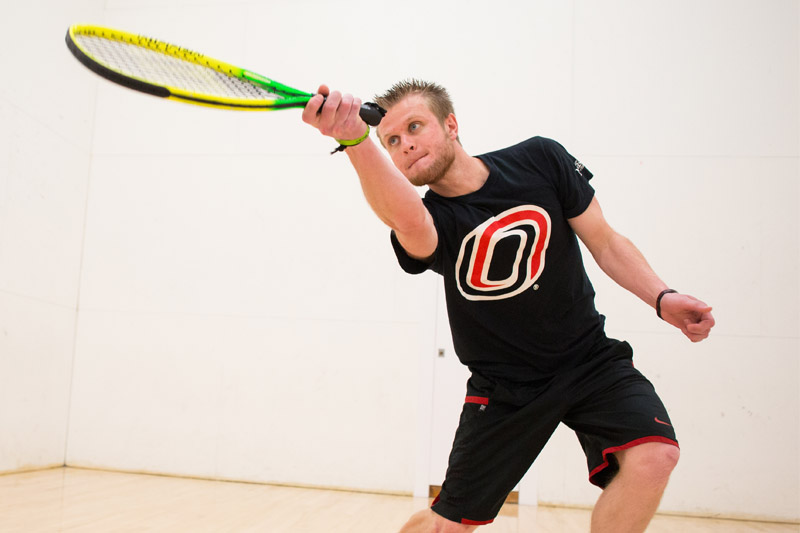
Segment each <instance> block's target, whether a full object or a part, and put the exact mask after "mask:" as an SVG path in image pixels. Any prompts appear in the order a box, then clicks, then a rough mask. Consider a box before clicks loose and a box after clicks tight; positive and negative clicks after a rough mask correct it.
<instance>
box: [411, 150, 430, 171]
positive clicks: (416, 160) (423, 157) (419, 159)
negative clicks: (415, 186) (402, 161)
mask: <svg viewBox="0 0 800 533" xmlns="http://www.w3.org/2000/svg"><path fill="white" fill-rule="evenodd" d="M426 157H428V154H425V155H423V156H420V157H418V158H416V159H415V160H414V161H412V162H411V164H410V165H408V167H406V170H411V167H413V166H414V165H416V164H417V163H419V162H420V161H421V160H423V159H425V158H426Z"/></svg>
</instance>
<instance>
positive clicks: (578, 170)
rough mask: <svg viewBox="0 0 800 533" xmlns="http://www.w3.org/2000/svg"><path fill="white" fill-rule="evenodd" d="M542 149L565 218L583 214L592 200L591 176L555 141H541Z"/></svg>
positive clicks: (589, 172) (588, 171) (581, 164)
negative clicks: (550, 167)
mask: <svg viewBox="0 0 800 533" xmlns="http://www.w3.org/2000/svg"><path fill="white" fill-rule="evenodd" d="M542 149H543V150H544V151H545V154H546V155H547V158H548V160H549V161H550V164H551V165H552V168H553V179H554V180H555V183H554V185H555V188H556V192H557V194H558V198H559V200H560V201H561V207H562V209H563V211H564V216H565V217H566V218H573V217H576V216H578V215H580V214H581V213H583V212H584V211H585V210H586V208H587V207H589V204H590V203H591V202H592V198H594V188H592V186H591V185H589V180H590V179H592V177H593V174H592V173H591V171H590V170H589V169H588V168H586V167H585V166H584V165H583V163H581V162H580V161H578V159H577V158H575V157H573V156H572V155H571V154H570V153H569V152H567V150H566V149H565V148H564V147H563V146H561V145H560V144H559V143H557V142H556V141H553V140H550V139H542Z"/></svg>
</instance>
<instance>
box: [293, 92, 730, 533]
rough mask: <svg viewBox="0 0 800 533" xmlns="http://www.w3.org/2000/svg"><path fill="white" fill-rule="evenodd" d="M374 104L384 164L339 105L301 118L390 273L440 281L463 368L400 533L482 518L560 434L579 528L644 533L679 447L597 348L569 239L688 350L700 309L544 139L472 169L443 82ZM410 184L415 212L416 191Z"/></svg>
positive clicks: (616, 349) (352, 104)
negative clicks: (391, 262)
mask: <svg viewBox="0 0 800 533" xmlns="http://www.w3.org/2000/svg"><path fill="white" fill-rule="evenodd" d="M323 95H325V96H327V99H326V101H325V102H324V105H323ZM377 102H378V103H379V104H380V105H382V106H383V107H385V108H387V114H386V116H385V117H384V119H383V121H382V122H381V124H380V125H379V126H378V129H377V136H378V138H379V140H380V142H381V144H382V145H383V146H384V147H385V148H386V150H387V151H388V153H389V156H390V157H391V163H390V162H389V161H388V160H387V159H386V158H385V157H384V155H383V154H382V153H381V151H380V149H379V148H378V147H377V146H376V145H375V144H374V143H373V142H372V140H371V139H370V138H369V135H368V133H369V130H368V128H367V126H366V124H365V123H364V122H363V121H361V119H360V118H359V114H358V112H359V108H360V106H361V102H360V101H359V100H358V99H356V98H353V97H352V96H350V95H342V94H340V93H338V92H330V91H329V89H328V88H327V87H326V86H324V85H323V86H321V87H320V89H319V94H318V95H317V96H315V97H314V98H312V99H311V101H310V102H309V103H308V106H307V107H306V109H305V111H304V113H303V120H304V121H305V122H307V123H308V124H311V125H313V126H315V127H316V128H318V129H319V130H320V132H321V133H322V134H324V135H328V136H331V137H333V138H334V139H338V140H339V142H340V144H342V145H344V146H347V148H346V149H345V153H346V154H347V155H348V156H349V158H350V161H351V163H352V165H353V167H354V168H355V170H356V172H357V173H358V176H359V178H360V180H361V186H362V189H363V191H364V194H365V196H366V198H367V201H368V202H369V204H370V206H371V207H372V209H373V210H374V211H375V213H376V214H377V215H378V217H379V218H380V219H381V220H382V221H383V222H385V223H386V224H387V225H388V226H389V227H390V228H391V229H392V233H391V237H392V245H393V246H394V248H395V252H396V254H397V257H398V261H399V262H400V265H401V266H402V267H403V269H404V270H406V271H407V272H410V273H420V272H423V271H425V270H426V269H432V270H434V271H436V272H438V273H440V274H442V276H443V278H444V283H445V294H446V298H447V306H448V314H449V316H450V324H451V330H452V333H453V341H454V346H455V349H456V352H457V354H458V357H459V359H460V360H461V362H463V363H464V364H465V365H467V366H468V367H469V368H470V370H471V371H472V377H471V378H470V380H469V382H468V383H467V398H466V401H465V404H464V409H463V411H462V415H461V421H460V424H459V428H458V431H457V433H456V437H455V442H454V444H453V449H452V452H451V455H450V461H449V465H448V470H447V475H446V479H445V481H444V483H443V486H442V492H441V495H440V497H439V498H438V499H437V500H436V501H435V502H434V504H433V506H432V508H431V509H430V510H425V511H422V512H420V513H417V514H415V515H414V516H412V517H411V519H410V520H409V522H408V523H407V524H406V525H405V527H404V528H403V529H402V532H434V531H435V532H445V533H450V532H464V531H472V530H474V529H475V528H476V527H478V526H479V525H481V524H486V523H489V522H491V521H492V520H493V519H494V517H495V516H496V514H497V512H498V511H499V509H500V506H501V505H502V503H503V501H504V499H505V497H506V495H507V494H508V492H510V491H511V490H512V489H513V487H514V486H515V485H516V484H517V482H518V481H519V479H520V478H521V477H522V476H523V475H524V474H525V472H526V471H527V470H528V468H529V467H530V465H531V464H532V462H533V461H534V459H535V458H536V456H537V455H538V454H539V452H540V451H541V449H542V448H543V447H544V445H545V443H546V442H547V440H548V438H549V437H550V435H551V434H552V432H553V431H554V430H555V429H556V427H557V425H558V424H559V423H561V422H563V423H564V424H566V425H567V426H569V427H570V428H572V429H573V430H575V432H576V433H577V435H578V438H579V440H580V442H581V445H582V446H583V448H584V452H585V454H586V457H587V463H588V467H589V471H590V481H591V482H592V483H595V484H596V485H598V486H600V487H602V488H603V489H604V491H603V493H602V495H601V496H600V498H599V500H598V502H597V505H596V506H595V509H594V512H593V514H592V531H593V532H595V533H602V532H614V533H625V532H641V531H644V530H645V528H646V527H647V524H648V523H649V521H650V519H651V518H652V516H653V514H654V513H655V511H656V509H657V507H658V504H659V501H660V499H661V495H662V494H663V492H664V489H665V487H666V484H667V481H668V478H669V475H670V473H671V472H672V470H673V468H674V467H675V465H676V463H677V460H678V455H679V452H678V443H677V441H676V438H675V433H674V430H673V428H672V426H671V423H670V420H669V417H668V415H667V411H666V409H665V408H664V406H663V405H662V403H661V401H660V400H659V398H658V396H657V395H656V393H655V391H654V389H653V387H652V385H651V384H650V383H649V382H648V381H647V380H646V379H645V378H644V377H643V376H642V375H641V374H640V373H639V372H638V371H637V370H635V369H634V368H633V365H632V363H631V358H632V351H631V349H630V346H629V345H628V344H627V343H625V342H620V341H616V340H613V339H609V338H607V337H606V336H605V333H604V331H603V322H604V318H603V316H602V315H600V314H599V313H598V312H597V311H596V309H595V307H594V291H593V289H592V286H591V283H590V282H589V280H588V278H587V276H586V272H585V270H584V268H583V263H582V260H581V257H580V249H579V247H578V242H577V238H580V239H581V241H583V243H584V244H585V245H586V247H587V248H588V249H589V251H590V252H591V253H592V255H593V257H594V258H595V260H596V261H597V263H598V264H599V265H600V267H601V268H602V269H603V271H604V272H606V273H607V274H608V275H609V276H610V277H611V278H612V279H613V280H614V281H616V282H617V283H618V284H620V285H621V286H622V287H624V288H626V289H628V290H629V291H631V292H632V293H634V294H635V295H637V296H638V297H639V298H641V299H642V300H643V301H644V302H645V303H647V304H648V305H650V306H652V307H654V308H656V310H657V313H658V315H659V316H660V317H661V318H662V319H663V320H666V321H667V322H669V323H670V324H672V325H673V326H675V327H677V328H679V329H680V330H681V331H682V332H683V333H684V335H686V336H687V337H688V338H689V339H690V340H692V341H693V342H697V341H700V340H702V339H704V338H706V337H707V336H708V334H709V331H710V329H711V327H713V325H714V319H713V317H712V315H711V308H710V307H709V306H707V305H706V304H704V303H703V302H701V301H699V300H697V299H695V298H693V297H691V296H687V295H681V294H678V293H677V292H675V291H672V290H670V289H668V287H667V285H666V284H665V283H664V282H663V281H661V280H660V279H659V278H658V276H657V275H656V274H655V273H654V272H653V270H652V269H651V268H650V266H649V265H648V264H647V262H646V261H645V259H644V257H643V256H642V255H641V253H640V252H639V251H638V250H637V249H636V247H635V246H634V245H633V244H632V243H631V242H630V241H629V240H627V239H626V238H625V237H623V236H621V235H619V234H618V233H616V232H615V231H614V230H613V229H612V228H611V227H609V225H608V223H607V222H606V221H605V219H604V217H603V214H602V211H601V209H600V205H599V203H598V201H597V199H596V198H595V197H594V190H593V189H592V188H591V186H590V185H589V183H588V181H589V179H590V178H591V177H592V174H591V173H590V172H589V170H588V169H587V168H585V167H584V166H583V165H582V164H581V163H580V162H579V161H577V160H576V159H575V158H573V157H572V156H570V155H569V154H568V153H567V152H566V150H564V148H563V147H561V145H559V144H558V143H556V142H555V141H552V140H549V139H543V138H533V139H529V140H527V141H524V142H523V143H520V144H519V145H516V146H513V147H510V148H507V149H504V150H499V151H497V152H493V153H490V154H484V155H481V156H478V157H472V156H470V155H468V154H467V153H466V152H465V151H464V149H463V147H462V146H461V144H460V141H459V138H458V122H457V120H456V117H455V115H454V113H453V108H452V103H451V102H450V98H449V96H448V95H447V92H446V91H445V90H444V89H443V88H441V87H439V86H437V85H435V84H431V83H426V82H420V81H416V80H411V81H406V82H401V83H399V84H397V85H395V86H394V87H392V88H391V89H390V90H389V91H388V92H387V93H386V94H385V95H383V96H381V97H379V98H378V99H377ZM320 106H322V107H321V109H320ZM392 163H393V164H392ZM422 185H427V186H428V188H429V191H428V192H427V193H426V195H425V199H424V200H422V199H421V198H420V197H419V195H418V194H417V192H416V190H415V189H414V187H413V186H422ZM576 236H577V238H576Z"/></svg>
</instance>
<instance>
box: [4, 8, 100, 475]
mask: <svg viewBox="0 0 800 533" xmlns="http://www.w3.org/2000/svg"><path fill="white" fill-rule="evenodd" d="M101 7H102V2H99V1H95V2H89V1H84V2H76V1H73V2H41V1H39V2H36V1H34V2H27V3H22V4H14V6H13V9H7V10H6V14H5V15H4V16H3V17H1V18H0V34H1V35H2V37H0V39H2V43H0V44H1V46H0V64H2V65H3V74H2V78H3V82H2V83H0V472H3V471H14V470H21V469H27V468H38V467H43V466H50V465H62V464H64V447H65V437H66V425H67V411H68V407H69V385H70V373H71V368H72V353H73V346H74V335H75V317H76V315H75V311H76V305H77V298H78V277H79V270H80V260H81V242H82V237H83V225H84V215H85V203H86V190H87V184H88V178H89V174H88V169H89V160H90V153H91V124H92V117H93V115H94V91H93V90H81V89H79V88H78V87H76V86H75V84H74V83H73V81H72V80H74V79H75V72H74V68H73V65H71V64H70V63H69V61H70V59H69V54H68V53H65V52H66V48H65V46H64V44H63V43H64V34H65V33H66V28H67V25H68V24H69V22H68V21H69V20H70V19H72V18H73V17H76V16H77V17H96V16H98V15H99V13H100V10H101ZM42 13H44V14H45V16H42ZM34 28H35V31H33V29H34Z"/></svg>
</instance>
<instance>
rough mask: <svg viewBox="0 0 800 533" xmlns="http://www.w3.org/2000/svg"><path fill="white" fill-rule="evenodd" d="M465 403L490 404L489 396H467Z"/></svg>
mask: <svg viewBox="0 0 800 533" xmlns="http://www.w3.org/2000/svg"><path fill="white" fill-rule="evenodd" d="M464 402H465V403H477V404H480V405H489V398H484V397H483V396H467V398H466V399H465V400H464Z"/></svg>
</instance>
